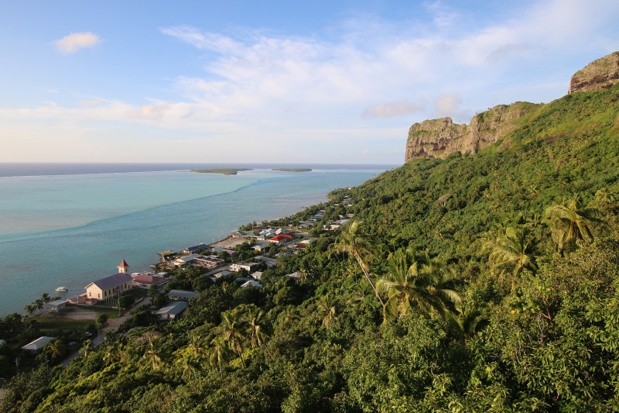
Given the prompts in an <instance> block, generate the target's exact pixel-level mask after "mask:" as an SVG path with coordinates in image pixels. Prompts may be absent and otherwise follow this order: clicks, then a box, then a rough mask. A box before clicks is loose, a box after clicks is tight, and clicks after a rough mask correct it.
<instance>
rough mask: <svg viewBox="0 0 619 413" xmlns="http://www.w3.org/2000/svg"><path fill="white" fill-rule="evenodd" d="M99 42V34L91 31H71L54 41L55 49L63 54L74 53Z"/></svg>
mask: <svg viewBox="0 0 619 413" xmlns="http://www.w3.org/2000/svg"><path fill="white" fill-rule="evenodd" d="M100 42H101V39H100V38H99V36H97V35H96V34H94V33H91V32H83V33H72V34H70V35H68V36H65V37H63V38H62V39H60V40H57V41H55V42H54V45H55V46H56V49H57V50H58V51H59V52H60V53H63V54H71V53H75V52H77V51H79V50H81V49H87V48H91V47H95V46H96V45H98V44H99V43H100Z"/></svg>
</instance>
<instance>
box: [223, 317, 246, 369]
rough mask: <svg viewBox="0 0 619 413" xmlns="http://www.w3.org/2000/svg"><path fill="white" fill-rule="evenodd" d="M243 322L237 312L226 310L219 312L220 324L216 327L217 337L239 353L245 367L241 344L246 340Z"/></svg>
mask: <svg viewBox="0 0 619 413" xmlns="http://www.w3.org/2000/svg"><path fill="white" fill-rule="evenodd" d="M244 324H245V323H244V322H243V321H242V320H240V317H239V316H238V314H233V313H232V312H230V311H226V312H224V313H222V314H221V324H220V325H219V326H218V327H217V330H218V333H219V337H221V338H222V339H223V340H224V341H225V342H226V343H228V347H229V348H230V350H232V351H233V352H235V353H237V354H238V355H239V357H240V358H241V363H242V364H243V367H245V360H244V359H243V345H244V344H245V341H246V337H245V325H244Z"/></svg>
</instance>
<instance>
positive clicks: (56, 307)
mask: <svg viewBox="0 0 619 413" xmlns="http://www.w3.org/2000/svg"><path fill="white" fill-rule="evenodd" d="M66 307H67V300H55V301H50V302H49V303H47V308H49V311H56V312H57V313H58V312H60V311H63V310H64V309H65V308H66Z"/></svg>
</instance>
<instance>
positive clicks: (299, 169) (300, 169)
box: [272, 168, 312, 172]
mask: <svg viewBox="0 0 619 413" xmlns="http://www.w3.org/2000/svg"><path fill="white" fill-rule="evenodd" d="M272 170H273V171H279V172H312V170H311V169H310V168H273V169H272Z"/></svg>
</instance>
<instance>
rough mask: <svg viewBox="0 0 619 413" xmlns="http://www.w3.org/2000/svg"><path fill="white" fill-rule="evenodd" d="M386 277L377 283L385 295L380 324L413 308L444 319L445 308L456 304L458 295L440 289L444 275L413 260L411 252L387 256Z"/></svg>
mask: <svg viewBox="0 0 619 413" xmlns="http://www.w3.org/2000/svg"><path fill="white" fill-rule="evenodd" d="M389 267H390V277H389V278H381V279H380V280H378V283H377V288H378V291H380V292H385V293H386V294H387V297H388V298H387V302H386V304H385V305H384V307H383V315H384V322H386V321H387V320H393V319H395V318H397V317H398V316H399V315H406V314H407V313H408V312H409V311H410V310H411V309H412V308H413V307H417V308H419V309H420V310H421V311H422V312H424V313H426V314H428V315H431V314H435V313H436V314H439V315H441V316H445V313H446V312H448V311H449V305H450V303H451V304H459V303H460V301H461V299H460V296H459V295H458V293H456V292H455V291H453V290H450V289H447V288H441V286H440V284H442V283H443V282H444V281H445V280H444V279H443V278H444V277H443V275H444V273H442V272H441V271H439V270H437V269H435V268H433V267H432V266H430V265H424V264H420V263H419V262H418V261H416V260H415V257H414V253H413V251H412V250H406V251H403V250H398V251H396V252H395V253H392V254H390V255H389Z"/></svg>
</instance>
